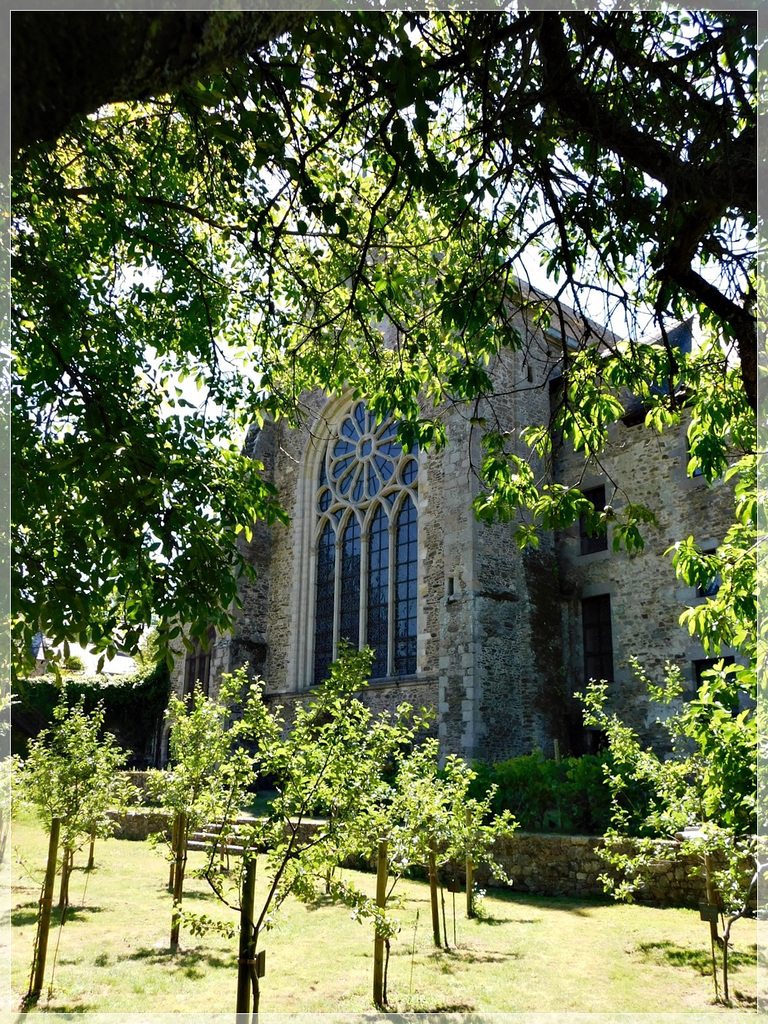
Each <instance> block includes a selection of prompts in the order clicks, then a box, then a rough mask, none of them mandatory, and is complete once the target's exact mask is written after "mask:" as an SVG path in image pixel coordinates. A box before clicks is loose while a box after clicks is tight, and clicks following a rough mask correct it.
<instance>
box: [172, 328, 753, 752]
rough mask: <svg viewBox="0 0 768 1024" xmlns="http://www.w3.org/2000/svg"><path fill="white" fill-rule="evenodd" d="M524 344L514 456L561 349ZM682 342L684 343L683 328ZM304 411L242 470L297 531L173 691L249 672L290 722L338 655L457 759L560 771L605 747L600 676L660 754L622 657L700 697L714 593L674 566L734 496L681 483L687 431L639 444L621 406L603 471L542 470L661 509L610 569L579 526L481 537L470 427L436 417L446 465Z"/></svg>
mask: <svg viewBox="0 0 768 1024" xmlns="http://www.w3.org/2000/svg"><path fill="white" fill-rule="evenodd" d="M522 330H523V332H524V344H523V346H522V348H521V350H520V351H518V352H509V351H505V352H504V353H502V355H500V356H499V357H498V358H497V361H496V364H495V366H494V367H493V373H494V380H495V381H496V391H497V394H498V395H499V396H502V397H498V398H496V399H494V401H493V403H492V404H493V409H492V410H491V412H492V415H493V416H494V417H495V418H496V420H497V422H499V423H500V424H501V426H502V428H503V429H505V430H507V431H509V433H510V436H511V437H516V438H519V437H520V434H521V431H522V430H523V429H524V428H525V427H526V426H528V425H529V424H542V423H548V422H549V420H550V414H551V411H552V407H553V403H555V402H557V401H558V400H559V388H558V376H559V373H560V366H561V361H562V351H563V339H562V338H561V336H560V335H559V334H557V333H556V332H554V331H548V332H542V331H540V330H536V329H534V328H533V327H531V326H529V325H527V324H526V323H525V322H523V323H522ZM674 337H675V339H676V342H677V344H679V345H681V346H687V345H690V344H691V326H690V325H680V327H679V328H678V329H677V330H676V332H674ZM571 342H572V339H569V338H566V344H569V343H571ZM306 408H307V417H306V424H305V426H304V428H303V429H300V430H296V429H293V430H292V429H289V428H287V427H286V426H285V425H284V424H282V423H278V424H268V425H267V426H265V427H264V428H263V429H262V430H260V431H259V430H256V429H253V430H252V431H251V432H250V434H249V437H248V439H247V444H246V447H247V452H248V454H250V455H251V456H252V457H253V458H255V459H258V460H259V461H260V462H262V463H263V464H264V467H265V471H264V472H265V475H266V477H267V478H268V479H270V480H272V481H273V482H274V483H275V484H276V485H277V487H278V488H279V492H280V495H281V500H282V503H283V506H284V508H285V509H286V510H287V511H288V513H289V514H290V524H289V525H288V526H274V527H272V528H267V527H265V526H263V525H262V524H259V525H258V526H257V527H256V529H255V531H254V534H253V538H252V540H251V542H250V543H249V544H247V546H246V553H247V557H248V558H249V560H250V561H251V563H252V564H253V565H254V566H255V568H256V570H257V579H256V580H255V582H253V583H250V584H247V585H246V586H244V588H243V591H242V601H243V607H242V611H241V612H240V614H239V621H238V625H237V629H236V631H235V633H234V635H232V636H221V637H216V636H211V638H210V639H211V643H210V647H209V650H208V651H207V652H206V651H204V650H199V649H198V651H197V653H196V654H195V655H194V656H189V657H187V658H186V660H184V659H180V660H179V662H178V664H177V666H176V670H175V673H174V681H175V685H176V688H177V690H178V691H179V692H184V690H185V689H186V690H188V689H190V688H191V686H192V684H193V683H194V681H195V679H196V678H199V679H201V680H202V683H203V685H204V686H205V687H206V688H209V689H210V690H211V692H215V689H216V681H217V679H218V678H219V676H220V674H221V672H226V671H231V670H233V669H234V668H236V667H237V666H238V665H241V664H243V663H244V662H248V663H249V666H250V668H251V670H252V671H254V672H255V673H257V674H259V675H261V676H262V677H263V678H264V680H265V682H266V693H267V694H268V696H269V697H270V698H271V697H274V698H276V699H279V702H280V703H282V704H284V705H286V706H287V707H288V706H290V704H291V702H292V701H294V700H297V699H301V697H302V695H306V694H307V693H309V692H310V691H311V688H312V687H313V685H315V684H316V683H318V682H320V681H321V680H322V679H323V677H324V673H325V671H326V669H327V667H328V665H329V663H330V662H331V661H332V660H333V658H334V657H335V655H336V652H337V650H338V645H339V640H340V638H342V637H346V638H347V639H348V640H349V641H350V642H351V643H352V644H354V645H360V646H363V645H368V646H369V647H371V648H372V649H373V651H374V655H375V657H374V665H373V671H372V676H371V680H370V683H369V685H368V687H367V688H366V690H365V691H364V693H365V696H364V699H365V700H366V701H367V702H368V703H369V704H370V705H371V706H373V707H374V708H376V709H378V708H384V707H392V706H394V705H396V704H397V703H400V702H401V701H404V700H407V701H409V702H410V703H412V704H413V705H415V706H416V707H421V706H427V707H431V708H433V709H434V711H435V713H436V724H435V728H436V730H437V731H438V734H439V737H440V741H441V744H442V749H443V750H444V751H445V752H446V753H448V752H453V753H457V754H460V755H462V756H464V757H465V758H467V759H473V758H482V759H484V760H487V761H497V760H501V759H504V758H507V757H512V756H516V755H519V754H524V753H529V752H530V751H531V750H532V749H534V748H536V747H539V748H541V749H542V750H543V752H544V753H545V754H546V755H548V756H552V754H553V752H554V750H555V748H556V747H555V741H557V747H558V749H559V750H560V752H561V753H563V754H565V753H583V752H585V751H588V750H591V749H594V748H595V746H596V743H597V742H598V741H599V737H597V736H596V735H595V734H593V733H590V731H589V730H587V729H585V728H584V726H583V724H582V717H581V705H580V704H579V702H578V700H577V699H576V698H575V697H574V694H575V693H577V692H578V691H579V690H581V689H583V687H584V685H585V683H586V681H587V680H588V679H590V678H597V679H606V680H608V681H609V682H610V691H609V692H610V694H611V701H612V703H613V704H614V706H615V707H616V708H618V709H619V710H620V711H621V714H622V716H623V717H624V718H625V719H627V720H629V721H630V722H631V723H632V724H633V725H634V726H635V727H637V728H639V729H640V730H641V732H644V733H646V734H648V738H651V736H652V734H653V731H654V721H655V718H656V711H655V710H653V709H651V708H650V707H649V705H648V703H647V701H646V700H645V699H644V698H643V697H642V696H641V695H640V693H639V691H638V687H637V684H636V683H635V680H634V678H633V674H632V671H631V668H630V664H629V661H628V659H629V658H630V657H631V656H634V657H636V658H637V659H638V660H639V661H640V663H641V664H642V665H643V666H644V668H645V669H646V671H647V672H648V673H649V674H651V675H653V674H654V673H656V674H658V673H659V672H660V670H661V669H662V668H663V665H664V664H665V662H667V661H670V660H671V661H675V662H677V663H678V664H679V665H680V666H681V667H682V670H683V674H684V678H685V679H686V681H687V683H688V685H689V687H690V689H693V688H694V687H695V686H696V681H697V679H698V677H699V674H700V672H701V670H702V669H703V668H704V667H706V665H707V664H708V663H707V661H706V660H705V654H704V651H703V650H702V648H701V647H700V646H699V645H698V644H697V643H696V642H695V640H694V639H692V638H691V637H690V636H689V635H688V632H687V630H683V629H681V628H680V626H679V625H678V619H679V616H680V613H681V612H682V611H683V609H684V608H685V606H686V605H689V604H693V603H695V602H697V601H701V600H704V597H705V595H704V594H701V593H697V592H696V591H695V590H693V589H691V588H687V587H684V586H682V585H681V584H680V583H679V581H677V579H676V578H675V574H674V571H673V568H672V564H671V559H670V557H669V556H668V555H665V552H666V551H667V549H668V548H670V547H671V546H672V545H674V544H675V542H676V541H678V540H682V539H684V538H686V537H688V536H689V535H691V534H693V535H694V536H695V537H696V539H697V542H698V543H699V544H700V546H701V547H703V548H704V549H705V550H706V549H708V548H714V547H716V546H717V544H718V543H719V541H720V540H721V539H722V537H723V535H724V534H725V531H726V529H727V527H728V524H729V522H730V519H731V516H732V509H733V506H732V492H731V490H730V488H729V487H728V486H727V485H726V484H723V483H722V482H720V481H717V482H715V484H714V485H713V486H711V487H709V486H707V485H706V483H705V481H704V480H703V478H702V477H693V478H690V477H689V476H688V475H687V463H688V453H687V448H686V439H685V427H684V425H683V427H681V429H680V430H679V431H675V430H671V431H669V432H665V433H664V434H661V435H659V434H657V433H655V432H653V431H651V430H646V429H645V428H644V426H643V410H642V409H640V408H638V407H632V405H631V403H630V404H629V405H628V408H627V414H626V415H625V417H624V419H623V420H622V421H620V422H618V423H616V424H615V425H614V426H613V427H612V428H611V435H610V442H609V444H608V447H607V448H606V450H605V452H604V454H603V455H602V456H601V459H600V461H599V463H597V462H594V463H592V462H590V463H585V461H584V458H583V455H580V454H577V453H575V452H574V451H573V450H572V449H570V448H568V447H567V446H563V447H560V448H559V450H556V454H555V457H554V458H553V460H552V464H551V465H550V466H549V467H545V466H544V465H543V463H539V464H538V466H537V467H536V468H537V470H538V472H540V473H547V474H548V476H549V479H550V480H551V481H555V482H560V483H563V484H567V485H569V486H577V487H580V488H581V489H583V490H584V491H585V493H586V494H587V496H588V497H590V498H591V499H592V500H593V501H594V502H595V504H597V505H606V504H610V505H611V506H612V507H613V508H614V509H615V510H616V511H619V510H620V509H621V507H622V505H623V504H625V503H626V502H640V503H643V504H646V505H648V506H649V507H651V508H652V509H653V510H654V511H655V512H656V515H657V520H658V525H657V526H655V527H652V526H647V527H645V528H644V539H645V548H644V550H643V551H642V552H641V553H638V554H635V555H633V556H628V555H627V553H626V552H625V551H624V550H622V551H620V552H618V553H616V552H614V551H613V549H612V543H611V540H612V539H611V533H610V528H609V531H608V535H607V536H602V537H593V536H589V535H588V534H587V532H586V531H585V530H584V529H582V528H581V527H580V524H578V523H577V524H575V525H574V526H573V527H571V528H570V529H567V530H563V531H559V532H558V531H555V532H549V533H543V534H542V535H541V540H540V544H539V547H538V549H534V548H533V547H528V548H526V549H524V550H522V551H521V550H519V549H518V547H517V545H516V543H515V541H514V537H513V533H514V526H513V525H510V524H494V525H487V524H484V523H481V522H478V521H477V519H476V518H475V516H474V514H473V512H472V507H471V506H472V499H473V498H474V496H475V495H476V493H477V490H478V483H477V476H476V472H477V468H478V466H479V464H480V459H481V447H480V437H479V432H478V429H477V427H476V426H474V427H473V424H472V422H471V420H470V413H469V411H467V410H466V409H462V408H460V407H456V406H452V407H449V408H446V409H445V411H444V419H445V422H446V424H447V434H448V438H449V444H448V446H447V448H445V449H443V450H442V451H439V452H433V451H428V452H406V451H404V450H403V449H402V448H401V446H400V445H399V444H398V441H397V426H396V424H395V423H394V422H393V421H391V420H387V421H384V422H378V423H377V422H376V421H375V420H374V419H373V417H372V416H371V413H370V412H369V410H368V409H367V408H366V405H365V402H364V401H362V400H359V399H354V398H352V397H351V396H348V395H341V396H338V397H335V398H331V399H328V398H327V397H326V396H323V395H320V394H312V395H309V396H306ZM472 415H474V416H476V415H477V412H476V410H473V413H472ZM519 444H520V449H519V454H520V455H526V456H528V455H530V452H529V451H528V449H527V447H526V446H524V444H523V442H522V441H520V442H519ZM716 585H717V584H716V581H713V586H716Z"/></svg>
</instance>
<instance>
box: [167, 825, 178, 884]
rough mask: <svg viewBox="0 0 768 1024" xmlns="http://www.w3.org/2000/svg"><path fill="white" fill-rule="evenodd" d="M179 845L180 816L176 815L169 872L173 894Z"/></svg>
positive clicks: (172, 832) (172, 826)
mask: <svg viewBox="0 0 768 1024" xmlns="http://www.w3.org/2000/svg"><path fill="white" fill-rule="evenodd" d="M178 843H179V816H178V814H175V815H174V817H173V824H172V825H171V854H172V856H171V867H170V870H169V872H168V892H173V876H174V873H175V871H176V848H177V846H178Z"/></svg>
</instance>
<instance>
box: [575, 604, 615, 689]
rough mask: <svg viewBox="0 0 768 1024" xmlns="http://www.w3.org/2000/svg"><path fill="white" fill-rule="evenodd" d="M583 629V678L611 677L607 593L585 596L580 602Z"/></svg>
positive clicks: (610, 638) (609, 678)
mask: <svg viewBox="0 0 768 1024" xmlns="http://www.w3.org/2000/svg"><path fill="white" fill-rule="evenodd" d="M581 621H582V628H583V630H584V678H585V679H587V680H588V679H597V680H600V679H605V680H607V681H608V682H610V681H611V680H612V679H613V635H612V633H611V598H610V595H608V594H600V595H599V596H598V597H585V598H584V600H583V601H582V602H581Z"/></svg>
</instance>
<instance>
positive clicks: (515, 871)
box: [475, 833, 706, 907]
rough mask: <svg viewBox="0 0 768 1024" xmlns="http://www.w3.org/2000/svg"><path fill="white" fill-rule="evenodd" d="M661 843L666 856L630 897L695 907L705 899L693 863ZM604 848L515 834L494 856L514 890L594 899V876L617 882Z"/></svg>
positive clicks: (580, 840) (596, 840)
mask: <svg viewBox="0 0 768 1024" xmlns="http://www.w3.org/2000/svg"><path fill="white" fill-rule="evenodd" d="M666 845H667V847H668V850H669V855H668V857H667V858H666V859H664V860H660V861H658V862H656V864H655V865H654V868H653V870H652V873H651V880H650V882H649V884H648V885H647V886H644V887H642V888H640V889H638V891H637V894H636V899H638V900H640V901H641V902H649V903H659V904H662V905H666V906H686V907H692V906H696V905H697V904H698V903H699V901H701V900H704V899H705V897H706V891H705V886H704V879H703V878H702V877H699V876H698V875H694V874H692V871H693V869H694V867H696V866H697V864H698V860H697V858H695V857H692V856H690V855H686V856H682V855H681V854H680V852H679V844H678V843H676V842H674V841H669V842H668V843H667V844H666ZM604 846H605V840H604V839H603V838H602V837H596V836H559V835H534V834H531V833H516V834H515V835H513V836H509V837H502V838H500V839H498V840H497V841H496V844H495V846H494V856H495V857H496V858H497V859H498V862H499V864H501V866H502V867H503V868H504V869H505V871H506V872H507V874H508V875H509V877H510V878H511V879H512V889H513V890H514V891H515V892H528V893H533V894H536V895H538V896H569V897H576V898H578V897H582V896H588V897H595V896H604V895H605V889H604V887H603V884H602V882H600V881H598V878H599V876H600V875H603V874H606V875H608V876H609V877H611V878H613V879H614V880H617V879H618V878H619V875H618V873H617V872H616V871H615V869H614V868H612V867H611V866H610V865H609V864H608V863H607V862H606V861H605V860H604V859H603V856H602V850H603V848H604ZM475 877H476V880H477V883H478V884H479V885H480V886H483V885H487V884H489V883H490V881H491V879H490V872H489V871H488V869H487V868H478V869H477V871H476V873H475ZM496 884H498V883H496Z"/></svg>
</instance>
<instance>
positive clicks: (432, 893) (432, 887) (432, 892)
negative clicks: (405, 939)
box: [429, 848, 442, 949]
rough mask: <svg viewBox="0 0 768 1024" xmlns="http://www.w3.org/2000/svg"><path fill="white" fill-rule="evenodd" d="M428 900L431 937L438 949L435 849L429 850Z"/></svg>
mask: <svg viewBox="0 0 768 1024" xmlns="http://www.w3.org/2000/svg"><path fill="white" fill-rule="evenodd" d="M429 901H430V904H431V905H432V938H433V939H434V942H435V945H436V946H437V947H438V949H439V948H440V947H441V946H442V942H441V939H440V908H439V907H438V904H437V864H436V858H435V851H434V848H432V849H431V850H430V851H429Z"/></svg>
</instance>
